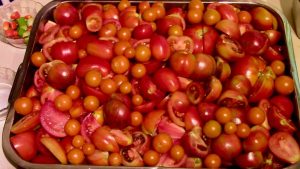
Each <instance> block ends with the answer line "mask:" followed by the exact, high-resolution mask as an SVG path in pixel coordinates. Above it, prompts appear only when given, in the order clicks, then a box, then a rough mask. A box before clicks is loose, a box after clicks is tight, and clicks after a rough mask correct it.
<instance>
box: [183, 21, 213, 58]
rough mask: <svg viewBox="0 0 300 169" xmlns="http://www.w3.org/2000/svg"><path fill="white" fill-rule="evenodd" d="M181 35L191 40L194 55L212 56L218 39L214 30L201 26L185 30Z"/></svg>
mask: <svg viewBox="0 0 300 169" xmlns="http://www.w3.org/2000/svg"><path fill="white" fill-rule="evenodd" d="M183 34H184V35H186V36H189V37H190V38H192V40H193V42H194V51H193V53H194V54H197V53H202V52H203V53H205V54H212V53H213V51H214V49H215V44H216V41H217V39H218V37H219V35H218V32H217V31H216V30H215V29H214V28H212V27H210V26H206V25H201V24H200V25H198V24H197V25H195V26H193V27H191V28H187V29H185V30H184V32H183ZM204 41H205V43H204Z"/></svg>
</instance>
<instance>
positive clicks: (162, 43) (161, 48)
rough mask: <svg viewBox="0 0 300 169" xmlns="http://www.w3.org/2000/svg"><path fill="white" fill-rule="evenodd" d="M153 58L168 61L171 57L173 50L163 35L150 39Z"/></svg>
mask: <svg viewBox="0 0 300 169" xmlns="http://www.w3.org/2000/svg"><path fill="white" fill-rule="evenodd" d="M150 49H151V53H152V56H153V57H154V58H155V59H157V60H163V61H165V60H167V59H168V58H169V57H170V54H171V49H170V46H169V44H168V42H167V40H166V39H165V38H164V37H163V36H161V35H153V36H152V37H151V39H150Z"/></svg>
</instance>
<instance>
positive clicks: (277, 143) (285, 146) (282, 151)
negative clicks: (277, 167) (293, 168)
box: [269, 132, 300, 164]
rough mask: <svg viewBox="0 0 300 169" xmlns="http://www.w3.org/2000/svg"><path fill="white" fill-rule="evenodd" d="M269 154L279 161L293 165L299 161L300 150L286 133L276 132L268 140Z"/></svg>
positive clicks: (292, 138)
mask: <svg viewBox="0 0 300 169" xmlns="http://www.w3.org/2000/svg"><path fill="white" fill-rule="evenodd" d="M269 148H270V150H271V152H272V153H273V154H274V155H275V156H276V157H278V158H280V159H281V160H283V161H285V162H288V163H290V164H294V163H296V162H298V161H300V150H299V145H298V143H297V141H296V140H295V139H294V137H293V136H292V135H291V134H290V133H288V132H277V133H275V134H273V135H272V136H271V137H270V139H269Z"/></svg>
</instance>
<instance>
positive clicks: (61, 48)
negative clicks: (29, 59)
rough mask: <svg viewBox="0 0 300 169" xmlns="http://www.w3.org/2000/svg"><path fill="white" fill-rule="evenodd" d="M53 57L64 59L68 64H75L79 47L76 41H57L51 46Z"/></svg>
mask: <svg viewBox="0 0 300 169" xmlns="http://www.w3.org/2000/svg"><path fill="white" fill-rule="evenodd" d="M50 55H51V57H52V58H53V59H54V60H62V61H64V62H65V63H66V64H73V63H75V62H76V61H77V59H78V49H77V46H76V43H74V42H71V41H69V42H57V43H55V44H54V45H53V46H52V47H51V52H50Z"/></svg>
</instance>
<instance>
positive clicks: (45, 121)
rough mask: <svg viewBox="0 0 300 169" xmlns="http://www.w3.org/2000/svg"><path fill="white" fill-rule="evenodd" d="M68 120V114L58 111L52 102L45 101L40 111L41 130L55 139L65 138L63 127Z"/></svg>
mask: <svg viewBox="0 0 300 169" xmlns="http://www.w3.org/2000/svg"><path fill="white" fill-rule="evenodd" d="M69 119H70V114H67V113H63V112H61V111H58V110H56V109H55V107H54V103H53V102H49V101H47V102H46V103H45V104H44V105H43V106H42V109H41V115H40V121H41V124H42V126H43V128H44V129H45V130H46V131H47V132H48V133H49V134H51V135H53V136H55V137H65V136H66V135H67V134H66V133H65V130H64V127H65V125H66V123H67V121H68V120H69Z"/></svg>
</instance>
